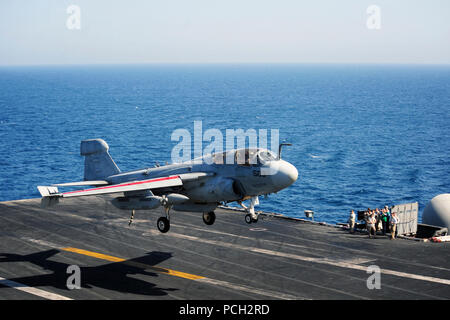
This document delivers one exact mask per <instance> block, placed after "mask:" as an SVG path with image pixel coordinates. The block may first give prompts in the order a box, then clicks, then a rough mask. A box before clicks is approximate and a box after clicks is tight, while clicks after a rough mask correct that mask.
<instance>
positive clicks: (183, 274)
mask: <svg viewBox="0 0 450 320" xmlns="http://www.w3.org/2000/svg"><path fill="white" fill-rule="evenodd" d="M61 250H64V251H69V252H74V253H78V254H82V255H85V256H89V257H94V258H98V259H102V260H107V261H112V262H124V263H126V264H128V265H131V266H134V267H139V268H143V269H151V270H153V271H155V272H159V273H163V274H168V275H171V276H175V277H180V278H184V279H189V280H198V279H204V277H202V276H197V275H195V274H190V273H186V272H181V271H176V270H171V269H166V268H161V267H155V266H150V265H148V264H144V263H139V262H136V261H128V260H126V259H122V258H118V257H114V256H110V255H107V254H103V253H98V252H92V251H88V250H83V249H78V248H72V247H68V248H61Z"/></svg>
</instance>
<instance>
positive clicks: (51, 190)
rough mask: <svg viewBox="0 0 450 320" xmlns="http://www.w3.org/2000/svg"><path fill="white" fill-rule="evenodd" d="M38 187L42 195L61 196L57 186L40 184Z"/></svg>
mask: <svg viewBox="0 0 450 320" xmlns="http://www.w3.org/2000/svg"><path fill="white" fill-rule="evenodd" d="M37 188H38V190H39V193H40V194H41V196H42V197H55V196H61V194H60V193H59V191H58V188H57V187H47V186H38V187H37Z"/></svg>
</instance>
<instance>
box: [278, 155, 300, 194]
mask: <svg viewBox="0 0 450 320" xmlns="http://www.w3.org/2000/svg"><path fill="white" fill-rule="evenodd" d="M273 178H274V183H275V184H276V185H277V187H279V188H280V189H283V188H286V187H289V186H290V185H291V184H293V183H294V182H295V181H296V180H297V178H298V171H297V168H296V167H294V166H293V165H292V164H290V163H289V162H287V161H284V160H281V163H280V166H279V168H278V171H277V173H276V174H275V175H274V177H273Z"/></svg>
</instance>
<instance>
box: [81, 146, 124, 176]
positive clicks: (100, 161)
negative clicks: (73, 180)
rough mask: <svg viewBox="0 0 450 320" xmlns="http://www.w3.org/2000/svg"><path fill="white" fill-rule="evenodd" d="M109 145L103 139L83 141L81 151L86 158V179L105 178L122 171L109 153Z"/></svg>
mask: <svg viewBox="0 0 450 320" xmlns="http://www.w3.org/2000/svg"><path fill="white" fill-rule="evenodd" d="M108 150H109V146H108V144H107V143H106V142H105V141H104V140H103V139H90V140H83V141H81V145H80V153H81V155H82V156H84V157H85V160H84V180H103V179H105V178H106V177H109V176H112V175H115V174H118V173H120V170H119V168H118V167H117V165H116V163H115V162H114V160H113V159H112V158H111V156H110V155H109V152H108Z"/></svg>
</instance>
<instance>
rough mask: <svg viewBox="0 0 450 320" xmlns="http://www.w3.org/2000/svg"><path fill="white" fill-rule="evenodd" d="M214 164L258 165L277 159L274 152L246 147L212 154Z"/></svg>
mask: <svg viewBox="0 0 450 320" xmlns="http://www.w3.org/2000/svg"><path fill="white" fill-rule="evenodd" d="M212 157H213V162H214V163H215V164H238V165H241V166H260V165H264V164H265V163H267V162H269V161H275V160H277V157H276V156H275V154H274V153H273V152H271V151H269V150H266V149H256V148H246V149H238V150H232V151H226V152H219V153H215V154H213V155H212Z"/></svg>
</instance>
